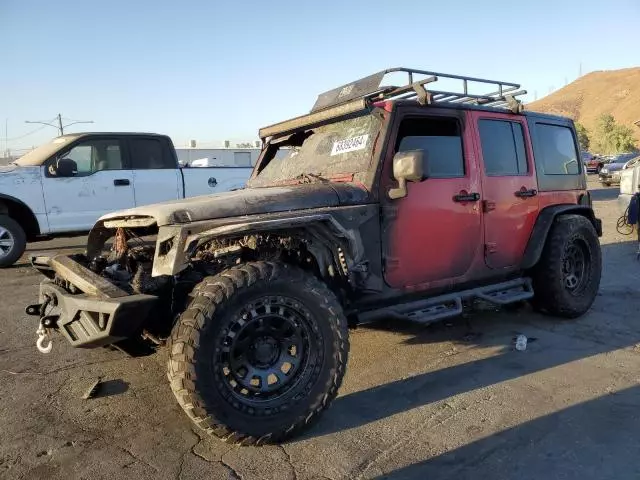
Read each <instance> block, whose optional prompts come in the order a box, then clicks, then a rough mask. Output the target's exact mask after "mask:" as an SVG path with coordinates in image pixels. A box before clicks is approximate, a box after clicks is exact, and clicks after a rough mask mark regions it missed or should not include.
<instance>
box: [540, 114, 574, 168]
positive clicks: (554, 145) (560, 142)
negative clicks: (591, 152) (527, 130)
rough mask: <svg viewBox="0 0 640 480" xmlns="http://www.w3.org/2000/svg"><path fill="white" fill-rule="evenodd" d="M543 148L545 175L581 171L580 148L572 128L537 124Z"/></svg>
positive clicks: (542, 162)
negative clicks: (577, 145)
mask: <svg viewBox="0 0 640 480" xmlns="http://www.w3.org/2000/svg"><path fill="white" fill-rule="evenodd" d="M536 131H537V134H538V141H539V143H540V146H541V148H542V158H541V160H542V161H541V162H540V163H541V165H542V171H543V173H544V174H545V175H577V174H579V173H580V166H579V162H578V150H577V148H576V144H575V141H574V139H573V134H572V133H571V130H570V129H569V128H567V127H564V126H562V125H548V124H543V123H537V124H536Z"/></svg>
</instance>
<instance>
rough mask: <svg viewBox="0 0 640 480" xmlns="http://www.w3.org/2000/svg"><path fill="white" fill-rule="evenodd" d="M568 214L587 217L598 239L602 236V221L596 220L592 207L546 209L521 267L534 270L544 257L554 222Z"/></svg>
mask: <svg viewBox="0 0 640 480" xmlns="http://www.w3.org/2000/svg"><path fill="white" fill-rule="evenodd" d="M566 214H577V215H582V216H584V217H587V218H588V219H589V220H590V221H591V223H592V224H593V227H594V228H595V229H596V233H597V234H598V237H601V236H602V221H601V220H600V219H598V218H596V216H595V213H594V212H593V209H592V208H591V207H590V206H588V205H580V204H577V205H576V204H567V205H551V206H549V207H546V208H544V209H542V210H541V211H540V213H539V214H538V218H537V219H536V223H535V225H534V226H533V231H532V232H531V236H530V237H529V242H528V243H527V247H526V248H525V251H524V255H523V257H522V264H521V265H520V266H521V268H522V269H523V270H527V269H529V268H532V267H533V266H535V265H536V264H537V263H538V260H539V259H540V256H541V255H542V249H543V248H544V245H545V243H546V241H547V236H548V235H549V231H550V230H551V225H553V222H554V221H555V220H556V218H557V217H558V216H560V215H566Z"/></svg>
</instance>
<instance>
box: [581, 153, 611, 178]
mask: <svg viewBox="0 0 640 480" xmlns="http://www.w3.org/2000/svg"><path fill="white" fill-rule="evenodd" d="M609 161H610V160H609V159H607V158H605V157H602V156H600V155H591V157H590V158H588V159H587V160H585V167H586V170H587V173H597V174H599V173H600V170H602V168H603V167H604V166H605V165H607V164H608V163H609Z"/></svg>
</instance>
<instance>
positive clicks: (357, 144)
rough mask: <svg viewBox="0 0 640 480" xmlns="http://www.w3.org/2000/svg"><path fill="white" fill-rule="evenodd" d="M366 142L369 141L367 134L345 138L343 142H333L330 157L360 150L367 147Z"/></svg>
mask: <svg viewBox="0 0 640 480" xmlns="http://www.w3.org/2000/svg"><path fill="white" fill-rule="evenodd" d="M367 140H369V134H367V135H360V136H358V137H351V138H346V139H344V140H339V141H337V142H334V143H333V148H332V149H331V155H340V154H341V153H347V152H355V151H356V150H362V149H363V148H365V147H366V146H367Z"/></svg>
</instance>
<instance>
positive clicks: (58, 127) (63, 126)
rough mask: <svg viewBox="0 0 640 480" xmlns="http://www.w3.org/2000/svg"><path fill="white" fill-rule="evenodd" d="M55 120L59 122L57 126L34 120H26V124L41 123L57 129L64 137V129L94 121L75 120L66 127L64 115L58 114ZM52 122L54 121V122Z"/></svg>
mask: <svg viewBox="0 0 640 480" xmlns="http://www.w3.org/2000/svg"><path fill="white" fill-rule="evenodd" d="M54 120H57V121H58V124H57V125H53V124H52V123H50V122H38V121H34V120H25V122H24V123H40V124H42V125H46V126H49V127H53V128H57V129H58V132H59V133H60V135H64V129H65V128H67V127H70V126H71V125H75V124H77V123H93V120H74V121H72V122H71V123H67V124H66V125H63V124H62V115H60V114H58V115H57V116H56V118H55V119H54ZM54 120H52V121H54Z"/></svg>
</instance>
